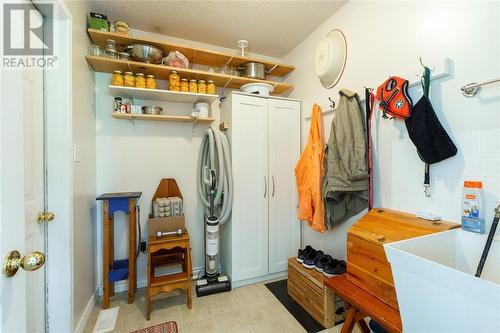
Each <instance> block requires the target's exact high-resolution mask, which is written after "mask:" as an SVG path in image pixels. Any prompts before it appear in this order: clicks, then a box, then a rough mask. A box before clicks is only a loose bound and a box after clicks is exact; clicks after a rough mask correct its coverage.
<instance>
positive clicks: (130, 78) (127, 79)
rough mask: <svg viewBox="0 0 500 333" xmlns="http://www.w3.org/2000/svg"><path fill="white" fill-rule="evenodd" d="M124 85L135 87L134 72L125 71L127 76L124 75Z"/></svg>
mask: <svg viewBox="0 0 500 333" xmlns="http://www.w3.org/2000/svg"><path fill="white" fill-rule="evenodd" d="M123 85H124V86H125V87H135V77H134V73H132V72H125V76H124V77H123Z"/></svg>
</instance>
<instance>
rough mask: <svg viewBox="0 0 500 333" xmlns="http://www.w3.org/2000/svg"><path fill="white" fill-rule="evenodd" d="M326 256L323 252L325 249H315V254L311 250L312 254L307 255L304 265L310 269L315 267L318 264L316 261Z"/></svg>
mask: <svg viewBox="0 0 500 333" xmlns="http://www.w3.org/2000/svg"><path fill="white" fill-rule="evenodd" d="M324 256H325V254H324V253H323V251H315V253H314V254H313V253H312V252H311V253H310V255H309V256H306V258H305V259H304V262H303V263H302V266H304V267H305V268H308V269H311V268H314V267H315V266H316V262H317V261H318V260H320V259H321V258H323V257H324Z"/></svg>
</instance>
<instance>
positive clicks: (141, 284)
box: [97, 267, 205, 296]
mask: <svg viewBox="0 0 500 333" xmlns="http://www.w3.org/2000/svg"><path fill="white" fill-rule="evenodd" d="M203 269H205V268H204V267H193V280H196V278H197V277H198V274H199V272H200V271H201V270H203ZM172 273H173V272H172ZM147 285H148V279H147V277H141V278H138V279H137V288H146V287H147ZM97 289H98V295H99V296H102V284H99V286H98V287H97ZM127 290H128V281H127V280H123V281H117V282H115V293H121V292H124V291H127Z"/></svg>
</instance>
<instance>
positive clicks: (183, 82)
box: [180, 79, 189, 92]
mask: <svg viewBox="0 0 500 333" xmlns="http://www.w3.org/2000/svg"><path fill="white" fill-rule="evenodd" d="M180 87H181V88H180V90H181V91H182V92H188V91H189V83H188V80H187V79H181V86H180Z"/></svg>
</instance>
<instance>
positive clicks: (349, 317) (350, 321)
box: [340, 306, 356, 333]
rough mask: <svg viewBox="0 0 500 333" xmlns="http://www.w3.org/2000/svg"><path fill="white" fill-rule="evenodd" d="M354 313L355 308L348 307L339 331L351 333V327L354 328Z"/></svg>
mask: <svg viewBox="0 0 500 333" xmlns="http://www.w3.org/2000/svg"><path fill="white" fill-rule="evenodd" d="M355 315H356V308H354V307H352V306H351V307H350V308H349V310H347V314H346V318H345V321H344V326H342V330H341V331H340V333H351V332H352V329H353V328H354V324H355V323H356V321H355V318H354V317H355Z"/></svg>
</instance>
